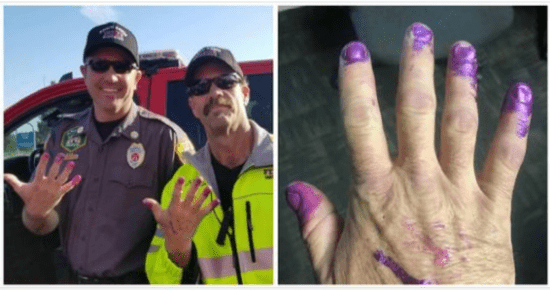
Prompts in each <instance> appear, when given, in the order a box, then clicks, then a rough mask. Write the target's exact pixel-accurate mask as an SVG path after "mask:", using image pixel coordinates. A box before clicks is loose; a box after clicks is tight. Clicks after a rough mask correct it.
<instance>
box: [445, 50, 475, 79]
mask: <svg viewBox="0 0 550 290" xmlns="http://www.w3.org/2000/svg"><path fill="white" fill-rule="evenodd" d="M449 66H450V68H451V70H452V71H453V72H454V73H455V74H456V75H458V76H463V77H468V78H469V79H470V80H471V85H472V87H473V88H474V89H476V88H477V58H476V50H475V48H474V47H473V46H472V45H471V44H469V43H467V42H464V41H461V42H457V43H455V44H454V45H453V46H452V47H451V53H450V58H449Z"/></svg>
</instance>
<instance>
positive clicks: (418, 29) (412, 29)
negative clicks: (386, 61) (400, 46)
mask: <svg viewBox="0 0 550 290" xmlns="http://www.w3.org/2000/svg"><path fill="white" fill-rule="evenodd" d="M407 35H408V37H412V39H413V49H414V51H416V52H420V51H421V50H423V49H424V47H426V46H430V47H431V44H432V39H433V32H432V30H431V29H430V28H429V27H428V26H426V25H424V24H422V23H419V22H416V23H413V24H412V25H411V26H409V28H408V29H407Z"/></svg>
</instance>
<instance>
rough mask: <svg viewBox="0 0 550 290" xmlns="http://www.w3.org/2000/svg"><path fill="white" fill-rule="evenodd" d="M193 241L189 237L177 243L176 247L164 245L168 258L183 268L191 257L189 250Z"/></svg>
mask: <svg viewBox="0 0 550 290" xmlns="http://www.w3.org/2000/svg"><path fill="white" fill-rule="evenodd" d="M192 248H193V243H192V241H191V239H184V240H183V242H182V243H179V245H177V246H176V247H168V245H167V247H166V251H167V252H168V258H170V260H171V261H172V262H173V263H174V264H176V265H178V266H179V267H181V268H185V267H186V266H187V264H188V263H189V260H190V257H191V251H192Z"/></svg>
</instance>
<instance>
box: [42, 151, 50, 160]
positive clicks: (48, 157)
mask: <svg viewBox="0 0 550 290" xmlns="http://www.w3.org/2000/svg"><path fill="white" fill-rule="evenodd" d="M42 156H44V159H46V160H47V159H50V154H48V153H44V154H42Z"/></svg>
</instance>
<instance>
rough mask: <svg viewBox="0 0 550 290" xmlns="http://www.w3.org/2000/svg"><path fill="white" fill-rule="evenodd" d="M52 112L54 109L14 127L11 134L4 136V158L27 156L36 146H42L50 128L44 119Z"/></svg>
mask: <svg viewBox="0 0 550 290" xmlns="http://www.w3.org/2000/svg"><path fill="white" fill-rule="evenodd" d="M53 111H55V108H50V109H48V110H46V111H45V112H44V113H42V114H39V115H37V116H35V117H34V118H32V119H31V120H30V121H28V122H26V123H23V124H21V125H20V126H18V127H16V128H15V129H14V130H13V131H12V132H11V133H9V134H7V135H4V158H5V159H9V158H12V157H18V156H28V155H30V154H31V152H32V151H33V150H34V149H36V147H37V146H38V145H37V144H44V142H45V141H46V138H47V137H48V134H49V133H50V128H49V127H48V125H47V122H46V120H44V117H45V116H48V115H49V114H51V113H52V112H53Z"/></svg>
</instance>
